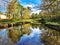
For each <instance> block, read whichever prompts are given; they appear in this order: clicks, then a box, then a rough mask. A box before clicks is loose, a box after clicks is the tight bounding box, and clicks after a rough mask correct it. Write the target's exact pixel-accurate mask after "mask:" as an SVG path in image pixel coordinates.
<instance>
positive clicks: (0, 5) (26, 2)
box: [0, 0, 42, 13]
mask: <svg viewBox="0 0 60 45" xmlns="http://www.w3.org/2000/svg"><path fill="white" fill-rule="evenodd" d="M9 2H11V0H0V11H2V12H5V11H6V8H7V6H8V4H9ZM18 2H20V4H21V5H22V6H23V7H30V8H31V12H32V13H38V12H39V11H41V10H39V8H38V6H39V4H41V3H42V0H18Z"/></svg>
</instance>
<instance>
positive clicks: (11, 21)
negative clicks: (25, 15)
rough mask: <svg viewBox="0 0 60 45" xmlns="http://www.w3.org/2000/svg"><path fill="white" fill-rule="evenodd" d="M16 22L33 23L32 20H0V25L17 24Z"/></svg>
mask: <svg viewBox="0 0 60 45" xmlns="http://www.w3.org/2000/svg"><path fill="white" fill-rule="evenodd" d="M17 22H33V19H22V20H21V19H20V20H8V19H4V20H0V23H17Z"/></svg>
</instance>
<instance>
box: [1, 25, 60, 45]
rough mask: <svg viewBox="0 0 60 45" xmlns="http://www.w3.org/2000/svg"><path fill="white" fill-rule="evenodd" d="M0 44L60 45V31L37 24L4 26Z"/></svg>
mask: <svg viewBox="0 0 60 45" xmlns="http://www.w3.org/2000/svg"><path fill="white" fill-rule="evenodd" d="M0 45H60V32H59V31H57V30H54V29H49V28H48V27H46V26H44V25H37V24H23V25H19V26H14V27H9V28H3V29H0Z"/></svg>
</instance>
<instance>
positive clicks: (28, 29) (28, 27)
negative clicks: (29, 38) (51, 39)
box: [23, 24, 30, 34]
mask: <svg viewBox="0 0 60 45" xmlns="http://www.w3.org/2000/svg"><path fill="white" fill-rule="evenodd" d="M23 26H24V30H23V33H25V34H30V24H24V25H23Z"/></svg>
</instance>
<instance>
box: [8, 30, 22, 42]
mask: <svg viewBox="0 0 60 45" xmlns="http://www.w3.org/2000/svg"><path fill="white" fill-rule="evenodd" d="M8 34H9V37H10V38H11V39H12V41H13V42H14V43H16V42H17V41H18V40H19V39H20V36H21V35H22V33H21V31H20V30H12V31H11V32H9V33H8Z"/></svg>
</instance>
